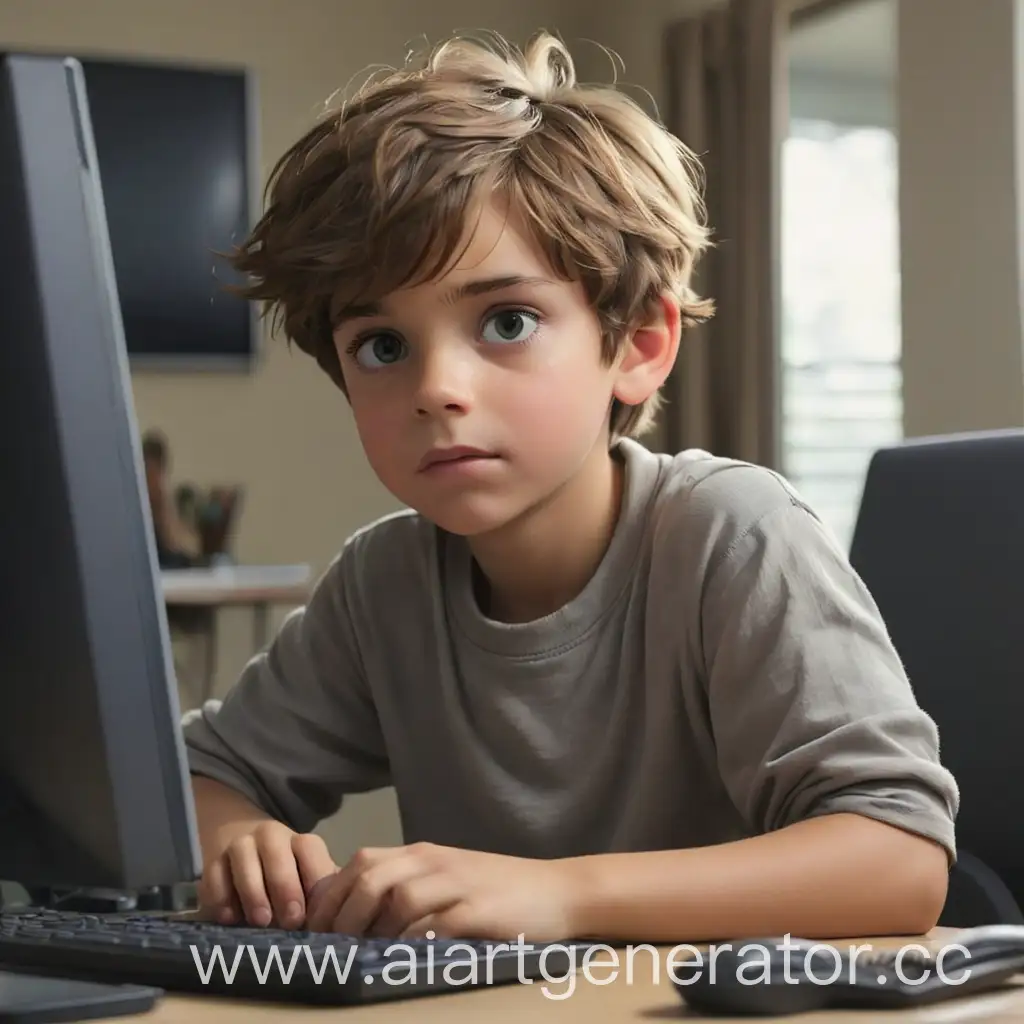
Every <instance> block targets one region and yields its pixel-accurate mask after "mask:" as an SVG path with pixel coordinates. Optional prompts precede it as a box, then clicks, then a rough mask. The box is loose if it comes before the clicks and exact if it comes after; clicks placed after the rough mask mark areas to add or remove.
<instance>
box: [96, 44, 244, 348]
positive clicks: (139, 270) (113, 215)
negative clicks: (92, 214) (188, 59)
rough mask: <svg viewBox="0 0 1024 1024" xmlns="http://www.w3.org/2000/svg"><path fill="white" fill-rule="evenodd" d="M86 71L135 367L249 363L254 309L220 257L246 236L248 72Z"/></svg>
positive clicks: (113, 65)
mask: <svg viewBox="0 0 1024 1024" xmlns="http://www.w3.org/2000/svg"><path fill="white" fill-rule="evenodd" d="M81 64H82V67H83V70H84V75H85V82H86V88H87V91H88V97H89V107H90V111H91V115H92V125H93V133H94V136H95V140H96V152H97V159H98V162H99V173H100V178H101V181H102V185H103V195H104V199H105V202H106V208H107V221H108V226H109V232H110V244H111V250H112V253H113V260H114V270H115V273H116V275H117V287H118V292H119V294H120V300H121V318H122V321H123V323H124V333H125V343H126V345H127V349H128V354H129V358H130V359H131V362H132V365H133V366H138V365H142V366H145V365H146V364H147V363H152V362H158V363H161V364H167V365H170V366H176V365H177V366H183V365H186V364H195V365H197V366H200V367H202V366H209V365H211V364H212V363H215V362H221V363H227V364H232V365H234V364H240V363H241V364H245V363H247V362H248V361H249V360H250V359H251V358H252V356H253V354H254V339H255V336H256V334H255V331H254V329H253V328H254V323H253V315H252V309H251V306H250V304H249V303H247V302H245V301H244V300H242V299H240V298H238V297H237V296H235V295H233V294H231V293H230V292H228V291H227V290H225V287H224V285H225V284H228V283H237V282H238V281H239V278H238V276H237V275H235V274H233V272H232V271H231V270H230V267H229V266H228V265H227V262H226V261H225V260H224V259H223V258H222V257H220V256H218V255H217V254H218V253H223V252H226V251H229V250H230V249H232V248H233V247H234V246H236V245H238V244H239V243H241V242H242V241H243V240H244V238H245V235H246V234H247V232H248V230H249V227H250V201H251V192H252V188H251V181H250V171H251V161H250V158H249V153H250V145H251V136H250V126H249V115H250V109H249V99H248V89H249V81H248V77H247V75H246V73H245V72H244V71H232V70H208V69H199V68H189V67H177V66H170V65H166V64H158V63H139V62H127V61H117V60H96V59H82V60H81Z"/></svg>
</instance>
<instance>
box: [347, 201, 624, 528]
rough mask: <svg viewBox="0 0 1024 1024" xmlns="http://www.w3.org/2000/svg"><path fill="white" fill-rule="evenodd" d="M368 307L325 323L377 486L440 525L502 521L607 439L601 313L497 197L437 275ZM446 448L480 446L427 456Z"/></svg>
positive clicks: (538, 498) (563, 479)
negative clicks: (457, 255)
mask: <svg viewBox="0 0 1024 1024" xmlns="http://www.w3.org/2000/svg"><path fill="white" fill-rule="evenodd" d="M367 312H370V313H372V314H373V315H367V316H359V317H358V318H357V319H352V320H348V321H345V322H343V323H342V324H340V325H339V326H338V328H337V329H336V331H335V334H334V341H335V345H336V347H337V350H338V355H339V358H340V359H341V366H342V371H343V373H344V377H345V382H346V386H347V389H348V394H349V400H350V403H351V407H352V411H353V415H354V417H355V422H356V427H357V430H358V432H359V435H360V438H361V441H362V443H363V446H364V448H365V451H366V454H367V458H368V459H369V461H370V464H371V466H372V467H373V469H374V471H375V472H376V474H377V476H378V477H379V478H380V480H381V482H382V483H383V484H384V486H385V487H387V489H388V490H389V491H390V492H391V493H392V494H393V495H394V496H395V497H396V498H398V499H399V500H400V501H401V502H403V503H404V504H406V505H408V506H409V507H411V508H413V509H415V510H416V511H418V512H419V513H421V514H422V515H423V516H425V517H426V518H427V519H429V520H431V521H433V522H434V523H436V524H437V525H439V526H440V527H442V528H443V529H445V530H448V531H450V532H452V533H457V534H462V535H467V536H469V535H474V534H479V533H483V532H487V531H490V530H493V529H496V528H499V527H501V526H503V525H505V524H507V523H509V522H510V521H512V520H513V519H515V518H517V517H519V516H521V515H522V514H523V513H525V512H528V511H529V510H531V509H532V508H534V507H536V506H537V505H539V504H540V503H541V502H543V501H545V500H546V499H547V498H549V497H550V496H552V495H553V494H554V493H555V492H556V491H557V490H558V489H559V488H560V487H562V486H563V485H564V484H565V483H567V482H568V481H569V480H570V479H571V478H572V477H574V475H575V474H577V473H578V472H579V471H580V470H581V468H582V467H583V466H584V464H585V463H586V462H587V460H588V459H593V458H594V457H596V456H597V455H598V453H599V452H600V451H602V450H606V448H607V420H608V414H609V407H610V403H611V400H612V396H613V388H614V384H615V379H616V378H615V368H614V367H609V366H604V365H602V362H601V335H600V327H599V323H598V320H597V317H596V315H595V314H594V312H593V310H592V309H591V308H590V307H589V305H588V303H587V302H586V299H585V297H584V293H583V291H582V289H581V288H580V287H579V286H578V285H576V284H570V283H567V282H565V281H562V280H559V279H558V278H556V277H555V276H554V275H553V274H552V273H551V271H550V269H549V268H548V267H547V265H546V263H545V261H544V260H543V257H542V256H541V255H540V253H539V252H538V251H537V250H536V248H535V247H534V244H533V242H532V240H531V239H530V237H529V236H528V234H527V233H526V232H524V231H523V230H522V229H521V227H520V226H519V225H518V224H517V223H516V222H515V221H514V220H513V219H506V218H505V216H504V213H503V211H502V209H501V208H499V207H497V206H492V207H489V208H487V209H486V210H485V211H484V214H483V216H482V218H481V220H480V222H479V225H478V226H477V228H476V231H475V233H474V236H473V238H472V241H471V244H470V245H469V247H468V249H467V251H466V252H465V254H464V255H463V257H462V258H461V259H460V260H459V262H458V264H457V265H456V266H454V267H453V269H451V270H450V271H449V272H448V273H447V274H446V275H445V276H444V277H443V278H441V279H439V280H435V281H430V282H428V283H426V284H422V285H417V286H416V287H414V288H408V289H403V290H400V291H398V292H395V293H392V294H391V295H389V296H388V297H387V298H386V299H385V300H384V301H383V302H382V303H380V305H379V308H378V309H376V310H373V311H367ZM453 446H468V447H470V448H473V449H476V450H477V451H479V452H480V453H482V454H481V455H479V456H477V457H470V458H464V459H457V460H455V461H446V462H440V463H434V464H432V465H431V464H429V463H430V462H431V460H432V459H433V458H438V457H443V456H444V451H445V449H448V448H452V447H453Z"/></svg>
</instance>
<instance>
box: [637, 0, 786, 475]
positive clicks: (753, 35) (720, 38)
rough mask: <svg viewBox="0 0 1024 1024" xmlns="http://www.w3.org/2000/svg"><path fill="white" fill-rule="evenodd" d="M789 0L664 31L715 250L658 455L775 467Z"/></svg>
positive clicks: (671, 99)
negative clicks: (698, 454) (706, 303)
mask: <svg viewBox="0 0 1024 1024" xmlns="http://www.w3.org/2000/svg"><path fill="white" fill-rule="evenodd" d="M792 7H793V3H792V0H731V2H725V3H721V4H719V5H717V6H715V7H713V8H711V9H705V10H703V11H702V12H701V13H699V14H695V15H693V16H691V17H688V18H685V19H683V20H682V21H679V22H677V23H675V24H673V25H672V26H670V28H669V30H668V32H667V36H666V40H665V42H666V46H667V55H666V56H667V67H668V73H669V82H668V103H667V106H666V120H667V125H668V127H669V129H670V130H671V131H672V132H673V133H674V134H675V135H677V136H678V137H679V138H680V139H681V140H682V141H683V142H685V143H686V144H687V145H688V146H689V147H690V148H691V149H693V150H694V151H695V152H696V153H697V155H698V156H699V157H700V158H701V160H702V162H703V164H704V167H705V171H706V182H705V200H706V204H707V209H708V220H709V222H710V225H711V229H712V232H713V234H712V238H713V246H712V248H711V249H710V250H709V251H708V252H707V253H706V255H705V257H704V259H703V260H702V262H701V264H700V266H699V268H698V273H697V280H696V286H697V289H698V290H699V292H700V293H701V294H702V295H706V296H709V297H711V298H713V299H714V301H715V303H716V307H717V311H716V314H715V316H714V317H713V318H712V319H711V320H710V321H709V322H708V323H706V324H703V325H701V326H699V327H697V328H693V329H691V330H689V331H687V332H686V333H685V334H684V335H683V339H682V344H681V347H680V353H679V359H678V361H677V364H676V367H675V368H674V370H673V373H672V375H671V376H670V378H669V380H668V381H667V382H666V385H665V389H664V394H665V399H666V404H665V406H664V408H663V410H662V422H661V424H660V431H661V436H660V438H659V439H658V442H657V443H658V444H659V445H660V446H661V447H662V448H663V450H666V451H671V452H676V451H681V450H683V449H685V448H704V449H706V450H708V451H711V452H713V453H714V454H716V455H722V456H726V457H731V458H738V459H743V460H746V461H750V462H755V463H758V464H761V465H766V466H769V467H771V468H778V461H779V454H778V452H779V429H778V424H777V417H778V407H779V401H778V394H777V390H778V379H779V371H778V364H779V334H780V315H779V290H780V289H779V280H778V278H779V251H778V250H779V211H778V205H779V178H780V158H781V147H782V140H783V138H784V136H785V132H786V126H787V123H788V101H787V97H786V89H785V78H786V66H785V61H784V52H785V51H784V41H785V39H784V33H785V31H786V29H787V27H788V22H789V15H790V13H791V9H792Z"/></svg>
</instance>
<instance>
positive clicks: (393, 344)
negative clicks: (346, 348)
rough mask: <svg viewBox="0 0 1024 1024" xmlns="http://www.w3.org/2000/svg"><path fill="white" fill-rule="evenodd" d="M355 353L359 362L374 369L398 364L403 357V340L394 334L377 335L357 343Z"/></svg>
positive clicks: (354, 348) (354, 347)
mask: <svg viewBox="0 0 1024 1024" xmlns="http://www.w3.org/2000/svg"><path fill="white" fill-rule="evenodd" d="M353 351H354V354H355V357H356V360H357V362H359V363H360V364H361V365H362V366H366V367H368V368H370V369H374V368H376V367H378V366H387V365H388V364H389V363H394V362H397V361H398V360H399V359H400V358H401V356H402V339H401V338H398V337H396V336H395V335H393V334H375V335H373V337H370V338H364V339H362V340H361V341H358V342H356V344H355V345H354V346H353Z"/></svg>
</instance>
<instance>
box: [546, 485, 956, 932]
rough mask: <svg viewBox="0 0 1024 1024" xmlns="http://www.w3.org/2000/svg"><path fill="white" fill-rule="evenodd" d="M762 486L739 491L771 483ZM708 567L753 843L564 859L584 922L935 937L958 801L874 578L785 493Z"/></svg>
mask: <svg viewBox="0 0 1024 1024" xmlns="http://www.w3.org/2000/svg"><path fill="white" fill-rule="evenodd" d="M742 472H750V473H753V472H754V471H742ZM764 481H765V477H764V476H761V477H760V479H755V478H754V477H750V478H749V479H748V480H747V481H746V482H745V486H747V487H749V488H752V489H754V490H753V491H752V495H755V494H756V489H757V488H758V487H765V486H767V487H769V488H776V487H777V486H778V485H777V484H776V483H774V482H772V483H771V484H768V485H766V484H765V482H764ZM776 493H778V492H777V491H776ZM751 500H753V501H756V499H755V498H754V497H753V496H752V498H751ZM715 559H717V560H715ZM707 569H708V572H707V576H706V580H707V583H706V586H705V589H704V592H703V600H702V602H701V613H700V616H699V622H700V626H699V630H698V631H697V632H695V634H694V635H693V636H691V638H690V642H691V644H692V649H693V650H694V651H695V652H696V653H695V656H696V657H698V659H699V660H700V661H702V662H703V664H704V666H705V669H706V700H707V713H708V715H709V717H710V726H711V731H712V733H713V735H714V739H715V745H716V749H717V752H718V759H719V770H720V772H721V776H722V779H723V781H724V783H725V785H726V787H727V788H728V790H729V792H730V794H731V796H732V798H733V800H734V802H735V804H736V806H737V807H738V808H739V810H740V811H741V813H742V814H743V816H744V818H745V819H746V821H747V824H748V827H749V829H750V831H751V833H752V835H753V837H752V838H749V839H743V840H740V841H737V842H733V843H728V844H725V845H721V846H712V847H706V848H702V849H692V850H680V851H666V852H655V853H641V854H623V855H617V854H616V855H610V856H597V857H590V858H581V859H580V860H579V861H570V862H566V865H565V866H566V867H567V868H568V871H567V873H566V877H567V879H570V878H571V879H574V881H573V882H572V883H571V886H572V888H571V891H572V894H573V899H574V901H575V908H574V909H575V911H576V913H575V916H576V917H577V918H578V919H579V921H580V923H581V926H582V927H583V928H584V929H585V931H586V934H601V935H604V936H619V937H623V938H626V937H633V938H635V937H638V936H642V937H645V938H650V939H653V938H657V937H661V938H664V939H665V940H666V941H672V940H678V939H680V938H681V937H684V936H685V937H687V938H688V939H690V938H693V939H706V940H714V939H721V938H728V937H736V936H765V935H783V934H786V933H790V934H793V935H805V936H807V937H843V936H859V935H879V934H908V933H910V934H916V933H921V932H924V931H927V930H928V929H930V928H931V927H933V926H934V925H935V923H936V919H937V918H938V915H939V913H940V912H941V910H942V906H943V903H944V900H945V894H946V886H947V882H948V870H949V865H950V863H951V861H952V860H953V858H954V857H955V843H954V831H953V822H954V819H955V815H956V811H957V806H958V793H957V788H956V785H955V782H954V780H953V778H952V777H951V776H950V774H949V773H948V772H947V771H946V770H945V769H944V768H943V767H942V765H941V763H940V761H939V755H938V750H939V745H938V736H937V732H936V729H935V726H934V724H933V723H932V721H931V719H930V718H928V717H927V716H926V715H925V714H924V713H923V711H922V710H921V709H920V707H919V706H918V705H917V703H916V701H915V699H914V696H913V693H912V690H911V687H910V684H909V682H908V680H907V678H906V676H905V673H904V670H903V667H902V664H901V662H900V660H899V658H898V656H897V653H896V651H895V650H894V648H893V646H892V644H891V642H890V640H889V637H888V635H887V632H886V630H885V626H884V623H883V622H882V620H881V618H880V616H879V614H878V611H877V608H876V606H875V604H874V602H873V600H872V599H871V597H870V595H869V594H868V592H867V591H866V589H865V587H864V585H863V584H862V582H861V581H860V579H859V578H858V577H857V576H856V574H855V573H854V572H853V571H852V569H851V568H850V566H849V564H848V562H847V560H846V558H845V556H844V555H843V554H842V553H841V552H840V551H839V549H838V548H837V546H836V543H835V541H834V540H833V539H832V538H831V537H830V536H828V535H827V534H826V532H825V531H824V530H823V528H822V526H821V524H820V523H819V522H818V520H817V519H816V518H815V517H814V516H813V515H811V514H810V513H809V512H808V511H807V510H806V509H805V508H804V507H802V506H801V505H800V504H799V503H798V502H797V501H795V500H791V499H787V500H786V501H785V502H784V503H782V504H780V503H779V501H778V500H775V502H774V506H773V507H772V508H771V509H770V510H769V511H766V512H765V513H764V514H763V515H762V516H761V517H760V518H758V520H757V521H756V522H755V523H754V524H753V525H752V526H751V527H750V528H749V529H747V530H745V531H742V532H739V533H738V534H737V535H736V536H732V537H725V538H723V539H722V544H721V546H720V548H719V551H718V553H717V554H716V556H715V558H714V559H713V560H712V561H710V562H709V563H708V566H707ZM666 785H671V780H666Z"/></svg>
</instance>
